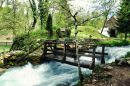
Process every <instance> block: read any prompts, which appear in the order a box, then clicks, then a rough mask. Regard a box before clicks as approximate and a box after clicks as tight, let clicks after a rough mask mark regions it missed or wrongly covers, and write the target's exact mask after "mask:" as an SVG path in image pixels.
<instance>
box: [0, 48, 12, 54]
mask: <svg viewBox="0 0 130 86" xmlns="http://www.w3.org/2000/svg"><path fill="white" fill-rule="evenodd" d="M10 48H11V46H0V53H1V52H3V50H5V51H9V50H10Z"/></svg>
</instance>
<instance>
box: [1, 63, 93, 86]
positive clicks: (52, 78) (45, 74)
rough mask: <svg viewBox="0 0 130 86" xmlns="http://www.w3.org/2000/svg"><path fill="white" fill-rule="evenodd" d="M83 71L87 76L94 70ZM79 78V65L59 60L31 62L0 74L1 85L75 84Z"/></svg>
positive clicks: (50, 85) (66, 85) (39, 85)
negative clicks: (71, 64) (37, 63)
mask: <svg viewBox="0 0 130 86" xmlns="http://www.w3.org/2000/svg"><path fill="white" fill-rule="evenodd" d="M82 71H83V73H84V74H85V75H86V76H88V75H89V74H91V72H92V71H91V70H88V69H84V68H82ZM88 71H89V72H88ZM78 80H79V77H78V68H77V67H74V66H70V65H67V64H62V63H59V62H50V63H44V64H42V65H39V66H32V65H31V64H30V63H29V64H27V65H25V66H23V67H17V68H10V69H8V70H7V71H6V72H5V73H4V74H3V75H2V76H0V86H74V85H76V84H77V82H78Z"/></svg>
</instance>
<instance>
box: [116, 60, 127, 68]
mask: <svg viewBox="0 0 130 86" xmlns="http://www.w3.org/2000/svg"><path fill="white" fill-rule="evenodd" d="M117 65H118V66H121V65H127V61H126V59H124V58H120V62H119V63H118V64H117Z"/></svg>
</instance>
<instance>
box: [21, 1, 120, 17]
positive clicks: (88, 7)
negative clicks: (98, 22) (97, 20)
mask: <svg viewBox="0 0 130 86" xmlns="http://www.w3.org/2000/svg"><path fill="white" fill-rule="evenodd" d="M19 1H20V2H27V1H29V0H19ZM68 1H69V3H68V4H71V5H72V6H71V8H72V9H73V12H74V13H75V12H76V11H77V10H79V9H81V8H83V11H82V14H85V13H87V11H89V12H93V11H94V10H95V9H96V7H97V6H100V4H99V3H98V2H97V3H93V0H68ZM35 2H36V4H37V5H38V2H37V0H35ZM119 3H120V0H117V2H116V4H115V6H118V5H119ZM112 11H114V12H115V13H116V12H117V9H115V8H113V9H112ZM115 13H112V14H110V15H109V16H108V19H109V18H110V17H111V16H112V15H114V14H115Z"/></svg>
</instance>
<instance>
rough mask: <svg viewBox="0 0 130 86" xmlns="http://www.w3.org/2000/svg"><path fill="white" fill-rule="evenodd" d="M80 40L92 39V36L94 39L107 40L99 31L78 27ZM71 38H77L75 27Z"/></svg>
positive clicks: (92, 28)
mask: <svg viewBox="0 0 130 86" xmlns="http://www.w3.org/2000/svg"><path fill="white" fill-rule="evenodd" d="M78 31H79V32H78V38H90V35H91V36H92V38H106V37H105V36H103V35H102V34H101V33H99V32H98V30H97V29H96V28H94V27H92V26H78ZM70 37H72V38H73V37H75V28H74V27H73V28H72V30H71V35H70Z"/></svg>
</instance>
